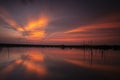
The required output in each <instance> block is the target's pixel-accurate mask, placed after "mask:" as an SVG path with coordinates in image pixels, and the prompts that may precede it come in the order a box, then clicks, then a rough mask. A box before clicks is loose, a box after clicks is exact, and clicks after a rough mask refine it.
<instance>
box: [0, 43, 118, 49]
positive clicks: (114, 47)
mask: <svg viewBox="0 0 120 80" xmlns="http://www.w3.org/2000/svg"><path fill="white" fill-rule="evenodd" d="M0 47H55V48H63V49H64V48H84V49H88V48H89V49H90V48H92V49H118V50H120V45H87V44H86V45H40V44H7V43H0Z"/></svg>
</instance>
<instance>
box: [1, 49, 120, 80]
mask: <svg viewBox="0 0 120 80" xmlns="http://www.w3.org/2000/svg"><path fill="white" fill-rule="evenodd" d="M0 80H120V51H115V50H99V49H98V50H93V49H87V50H86V49H85V50H84V49H60V48H0Z"/></svg>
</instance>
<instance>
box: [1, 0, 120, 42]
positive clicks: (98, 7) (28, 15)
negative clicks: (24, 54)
mask: <svg viewBox="0 0 120 80" xmlns="http://www.w3.org/2000/svg"><path fill="white" fill-rule="evenodd" d="M0 43H33V44H36V43H39V44H84V43H89V44H120V3H119V2H117V0H0Z"/></svg>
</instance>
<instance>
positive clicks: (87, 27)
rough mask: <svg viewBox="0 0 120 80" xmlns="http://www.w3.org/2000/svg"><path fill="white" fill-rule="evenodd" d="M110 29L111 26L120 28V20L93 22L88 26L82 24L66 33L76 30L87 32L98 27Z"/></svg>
mask: <svg viewBox="0 0 120 80" xmlns="http://www.w3.org/2000/svg"><path fill="white" fill-rule="evenodd" d="M108 28H109V29H110V28H120V23H119V22H113V23H101V24H92V25H87V26H80V27H78V28H75V29H72V30H69V31H66V32H65V33H74V32H86V31H90V30H96V29H108Z"/></svg>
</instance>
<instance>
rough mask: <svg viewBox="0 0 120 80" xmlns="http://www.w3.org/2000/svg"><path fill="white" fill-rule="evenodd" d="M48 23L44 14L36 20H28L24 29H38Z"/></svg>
mask: <svg viewBox="0 0 120 80" xmlns="http://www.w3.org/2000/svg"><path fill="white" fill-rule="evenodd" d="M47 24H48V18H47V17H46V16H41V17H40V18H39V19H37V20H30V21H29V22H28V23H27V24H26V25H25V29H26V30H31V29H36V28H37V29H38V28H42V27H45V26H46V25H47Z"/></svg>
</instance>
